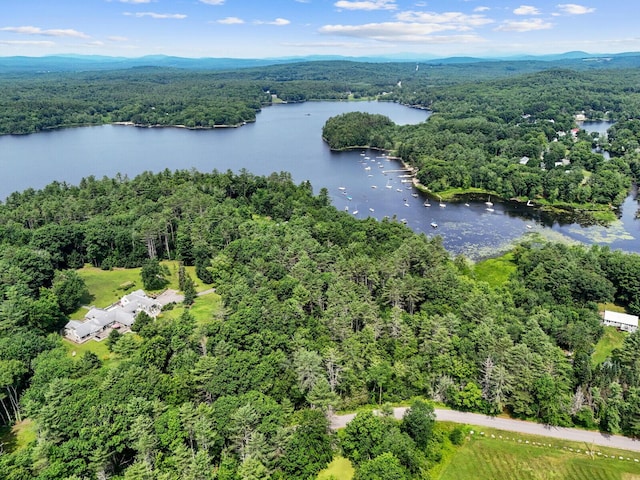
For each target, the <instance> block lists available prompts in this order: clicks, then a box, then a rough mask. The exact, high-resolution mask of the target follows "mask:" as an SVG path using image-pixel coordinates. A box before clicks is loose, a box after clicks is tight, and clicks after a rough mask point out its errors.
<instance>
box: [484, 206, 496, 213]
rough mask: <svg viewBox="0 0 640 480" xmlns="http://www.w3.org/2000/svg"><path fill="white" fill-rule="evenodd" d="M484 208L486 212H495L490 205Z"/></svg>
mask: <svg viewBox="0 0 640 480" xmlns="http://www.w3.org/2000/svg"><path fill="white" fill-rule="evenodd" d="M485 210H486V211H487V212H495V210H494V209H493V208H491V207H487V208H486V209H485Z"/></svg>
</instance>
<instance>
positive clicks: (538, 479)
mask: <svg viewBox="0 0 640 480" xmlns="http://www.w3.org/2000/svg"><path fill="white" fill-rule="evenodd" d="M471 428H473V430H474V431H475V432H476V433H475V434H474V435H468V436H467V440H466V441H465V443H464V444H463V445H462V446H461V447H459V448H458V449H457V451H456V452H455V453H454V454H453V455H452V456H451V457H450V459H449V462H448V464H447V465H446V466H445V467H444V468H443V469H442V470H441V472H442V473H441V474H440V476H439V477H436V478H437V479H438V480H454V479H455V480H458V479H463V478H473V479H474V480H511V479H515V478H517V479H519V480H548V479H558V480H560V479H562V480H564V479H567V480H569V479H580V480H632V479H635V480H638V479H640V462H636V461H635V459H638V460H640V452H628V451H623V450H615V449H610V448H603V447H598V446H592V445H588V444H580V443H576V442H564V441H560V440H555V439H551V438H546V437H538V436H535V435H518V434H514V433H512V432H503V431H499V430H494V429H489V428H484V427H471ZM478 432H483V433H484V435H480V434H479V433H478ZM491 435H493V436H494V437H495V438H491ZM500 436H502V438H500ZM526 442H529V443H526ZM534 442H536V443H541V444H545V446H542V445H536V444H534ZM548 445H552V446H548ZM589 449H592V450H593V453H592V455H591V454H587V453H585V452H587V451H588V450H589ZM598 452H599V454H598ZM620 457H622V459H620Z"/></svg>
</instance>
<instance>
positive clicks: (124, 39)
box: [107, 35, 129, 42]
mask: <svg viewBox="0 0 640 480" xmlns="http://www.w3.org/2000/svg"><path fill="white" fill-rule="evenodd" d="M107 40H109V41H111V42H128V41H129V39H128V38H127V37H120V36H118V35H112V36H110V37H107Z"/></svg>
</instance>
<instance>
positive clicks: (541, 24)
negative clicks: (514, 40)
mask: <svg viewBox="0 0 640 480" xmlns="http://www.w3.org/2000/svg"><path fill="white" fill-rule="evenodd" d="M552 26H553V24H552V23H550V22H545V21H543V20H541V19H539V18H532V19H530V20H506V21H504V22H503V23H502V25H500V26H499V27H498V28H496V30H498V31H500V32H530V31H532V30H548V29H550V28H551V27H552Z"/></svg>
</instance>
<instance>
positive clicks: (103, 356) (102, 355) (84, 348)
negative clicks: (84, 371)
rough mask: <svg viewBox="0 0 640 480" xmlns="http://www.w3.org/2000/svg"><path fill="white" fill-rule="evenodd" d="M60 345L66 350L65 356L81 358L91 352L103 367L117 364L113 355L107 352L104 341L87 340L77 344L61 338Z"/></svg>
mask: <svg viewBox="0 0 640 480" xmlns="http://www.w3.org/2000/svg"><path fill="white" fill-rule="evenodd" d="M62 345H64V348H65V349H66V350H67V354H68V355H69V356H70V357H74V358H76V359H77V358H81V357H82V355H83V354H84V353H85V352H93V353H95V354H96V356H97V357H98V358H99V359H100V360H101V361H102V363H103V364H104V365H114V364H116V363H117V362H118V360H117V359H116V356H115V354H113V353H111V352H110V351H109V349H108V348H107V342H106V341H104V340H103V341H101V342H96V341H95V340H89V341H87V342H84V343H81V344H77V343H73V342H72V341H70V340H67V339H66V338H63V339H62ZM74 352H75V353H74Z"/></svg>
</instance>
